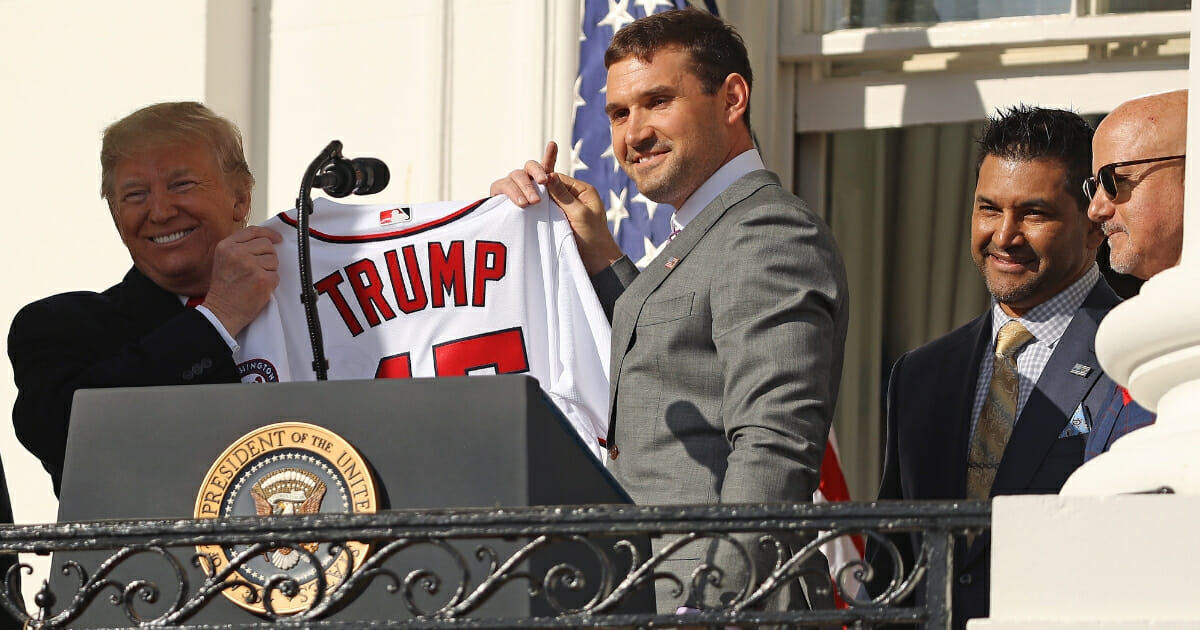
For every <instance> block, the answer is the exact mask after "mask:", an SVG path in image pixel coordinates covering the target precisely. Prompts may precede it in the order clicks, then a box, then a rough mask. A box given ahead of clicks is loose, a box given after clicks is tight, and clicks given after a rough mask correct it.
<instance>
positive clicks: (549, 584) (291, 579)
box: [0, 502, 990, 628]
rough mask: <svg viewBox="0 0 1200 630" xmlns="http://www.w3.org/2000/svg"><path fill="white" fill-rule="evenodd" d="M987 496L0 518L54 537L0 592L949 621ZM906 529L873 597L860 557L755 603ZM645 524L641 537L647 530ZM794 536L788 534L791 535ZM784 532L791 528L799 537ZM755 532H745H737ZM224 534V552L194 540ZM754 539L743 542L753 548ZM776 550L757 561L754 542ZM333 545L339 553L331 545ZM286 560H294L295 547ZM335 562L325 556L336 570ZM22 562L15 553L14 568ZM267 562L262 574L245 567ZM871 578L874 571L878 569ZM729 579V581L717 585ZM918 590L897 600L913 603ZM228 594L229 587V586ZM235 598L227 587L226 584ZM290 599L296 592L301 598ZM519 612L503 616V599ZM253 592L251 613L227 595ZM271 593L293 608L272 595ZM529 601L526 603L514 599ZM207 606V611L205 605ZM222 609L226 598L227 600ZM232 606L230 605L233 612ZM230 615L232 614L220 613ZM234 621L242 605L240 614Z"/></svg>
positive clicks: (467, 616) (352, 622)
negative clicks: (963, 546) (275, 569)
mask: <svg viewBox="0 0 1200 630" xmlns="http://www.w3.org/2000/svg"><path fill="white" fill-rule="evenodd" d="M989 522H990V508H989V505H988V504H987V503H984V502H960V503H890V502H888V503H879V504H867V503H839V504H821V505H809V504H801V505H754V506H672V507H634V506H586V507H583V506H580V507H539V508H503V509H491V510H475V509H471V510H466V509H462V510H427V511H394V512H385V513H380V514H375V515H328V514H321V515H310V516H289V517H274V518H266V519H264V518H258V517H235V518H228V519H211V520H138V521H105V522H88V523H63V524H56V525H35V526H13V527H0V552H32V553H38V554H47V553H53V554H54V557H53V561H52V567H51V570H52V573H53V574H54V577H53V578H52V579H51V580H50V581H49V582H48V583H46V584H45V585H43V587H42V588H41V589H40V592H39V593H38V595H37V597H36V598H35V599H36V601H35V602H30V605H29V607H28V608H27V607H26V606H25V604H24V602H23V601H22V600H21V598H20V596H19V594H18V593H16V592H15V588H14V585H13V581H12V580H11V579H10V580H8V581H7V584H8V588H7V589H6V591H7V592H6V593H4V594H3V596H0V606H2V607H3V608H4V609H5V610H7V611H8V613H9V614H11V615H13V616H15V617H17V618H18V619H19V620H21V621H23V622H26V621H27V622H28V627H30V628H59V627H67V626H68V625H69V626H71V627H76V626H89V625H106V626H111V625H122V624H123V625H128V626H143V627H144V626H171V627H183V628H215V627H220V628H235V627H237V628H258V627H267V626H270V627H276V628H291V627H311V628H351V627H353V628H364V627H405V628H510V627H520V628H549V627H554V628H558V627H671V626H677V625H681V624H685V623H686V624H711V625H717V626H725V625H739V626H756V625H760V624H775V623H780V624H782V623H787V624H792V625H795V626H804V627H816V626H839V625H847V626H851V627H856V624H857V627H870V626H872V625H875V624H879V623H905V624H910V625H911V626H913V627H926V628H948V627H949V622H950V612H949V611H950V601H949V591H950V589H949V587H948V585H949V583H950V582H949V580H950V577H951V567H952V566H953V565H952V561H953V558H952V554H953V549H954V544H953V540H954V537H955V536H961V535H965V534H966V533H968V532H978V531H982V530H985V529H987V528H988V527H989ZM911 532H916V533H918V534H919V536H918V537H917V539H918V540H920V541H923V542H922V545H921V548H920V550H919V552H918V553H917V554H916V557H917V561H916V562H915V565H914V566H904V567H902V568H901V569H900V570H899V571H896V572H895V573H894V574H893V575H891V576H884V579H883V583H885V584H886V591H885V592H882V593H879V594H877V596H875V597H874V598H871V597H870V596H867V595H865V594H863V592H862V591H859V590H857V585H858V583H859V581H860V580H865V579H868V576H867V575H866V573H865V571H866V569H865V566H864V565H861V564H856V565H849V566H846V567H843V568H842V570H841V572H840V574H839V575H838V576H837V579H836V580H835V582H836V583H837V586H836V587H834V588H835V589H836V590H837V591H839V595H840V597H841V599H842V600H844V601H845V602H847V604H848V606H847V607H846V608H839V609H824V610H815V611H807V610H797V611H787V612H768V611H767V610H763V608H762V606H761V604H762V603H763V602H764V601H766V600H767V599H768V598H769V597H770V596H771V595H772V594H773V593H775V592H776V591H778V590H779V589H781V588H784V587H785V585H787V584H788V583H789V582H791V581H793V580H795V579H796V577H797V576H798V575H799V574H800V572H801V571H802V570H803V567H805V566H806V565H807V561H808V560H810V559H812V558H813V557H814V555H815V554H817V553H818V549H819V547H821V545H823V544H826V543H829V542H830V541H832V540H834V539H837V538H840V537H844V536H863V537H868V538H871V539H873V540H875V541H877V542H879V543H880V545H881V549H882V551H883V552H884V553H888V554H889V556H892V557H897V558H898V557H899V554H898V550H897V549H895V548H894V547H892V546H891V543H890V542H889V540H890V539H889V535H895V534H900V533H911ZM651 539H652V540H655V541H657V542H656V544H654V545H653V547H651V546H650V545H647V544H646V541H647V540H651ZM785 540H787V541H788V544H785V543H784V541H785ZM795 540H801V541H802V544H801V545H799V546H797V545H796V544H794V541H795ZM347 541H359V542H366V543H368V544H369V545H370V550H369V552H366V553H362V554H359V555H362V556H363V558H362V559H361V561H360V563H357V564H356V563H352V562H350V561H349V560H348V558H349V557H350V555H351V554H349V553H346V554H341V557H345V558H347V561H346V562H345V564H344V566H343V565H341V564H339V563H340V562H341V561H340V560H336V558H338V557H339V553H340V552H341V551H342V550H344V549H346V548H347ZM717 541H720V542H719V544H723V545H728V546H729V547H730V548H731V549H733V550H734V553H732V554H725V555H722V556H720V557H721V558H723V559H725V560H726V561H728V559H729V558H732V559H733V560H732V562H734V563H744V565H745V566H737V567H733V566H724V567H722V566H713V565H711V564H708V563H706V562H703V561H701V562H700V563H699V564H698V565H697V566H696V568H695V569H692V570H691V571H690V572H688V573H686V574H683V575H676V574H672V573H670V572H669V571H666V570H664V564H670V563H669V561H670V560H672V559H676V558H677V557H678V556H679V554H680V552H681V550H683V549H685V548H687V547H689V545H690V546H693V547H694V546H695V545H711V544H714V543H716V542H717ZM747 541H749V542H747ZM213 545H217V546H221V547H222V548H224V549H225V550H227V551H228V553H229V558H230V560H229V562H228V563H214V561H213V560H214V557H213V556H212V555H209V554H205V553H198V552H197V548H200V549H205V548H211V546H213ZM752 547H753V548H752ZM273 552H278V553H284V554H288V553H295V554H298V557H300V558H302V559H303V562H304V563H307V564H309V565H312V566H314V567H316V566H322V564H324V566H325V567H326V568H325V572H324V573H322V572H321V571H315V572H314V573H313V576H312V578H311V579H309V580H308V583H307V584H302V581H303V580H302V579H300V578H297V577H295V576H294V575H289V574H286V573H285V572H280V574H278V575H274V576H263V575H259V574H261V570H257V571H252V570H250V569H248V568H247V567H248V566H249V563H250V562H252V561H254V562H259V563H260V564H261V563H262V558H264V557H266V556H267V554H270V553H273ZM764 554H765V555H766V556H767V557H768V558H771V561H770V562H768V563H767V564H766V565H765V567H764V566H763V565H762V563H758V564H755V563H754V562H752V561H751V558H752V557H761V556H762V555H764ZM331 559H333V560H331ZM291 562H295V560H292V561H291ZM331 566H332V568H330V567H331ZM18 568H19V567H18ZM743 574H749V575H750V576H751V577H750V579H748V580H746V581H745V582H744V583H742V584H736V585H732V588H733V590H734V592H735V596H734V597H733V598H732V599H726V600H725V601H723V602H721V603H720V604H719V605H716V606H706V607H705V610H704V612H702V613H698V614H695V615H687V616H677V615H674V614H670V613H665V614H659V613H656V612H654V611H653V608H652V607H639V606H638V605H636V603H637V602H638V601H643V602H644V601H646V600H645V597H646V595H647V594H648V593H650V592H652V589H653V588H654V587H655V586H658V587H659V588H664V587H665V588H666V589H667V590H669V591H673V593H674V594H683V595H684V596H686V595H687V594H689V593H699V592H700V591H702V590H704V589H705V588H711V587H715V586H718V585H722V584H721V582H722V580H723V579H724V578H725V577H727V576H730V575H743ZM255 576H258V577H262V578H264V579H263V580H260V581H259V582H258V583H257V586H255V584H252V583H253V582H254V581H255V580H254V577H255ZM877 577H878V576H877ZM723 586H726V587H729V586H730V585H728V584H724V585H723ZM918 590H920V591H921V592H923V595H924V596H923V597H921V598H917V599H919V600H920V601H922V605H921V606H919V607H914V606H912V605H909V604H905V605H902V606H898V605H897V602H901V601H905V602H907V601H912V600H913V598H910V597H909V595H911V594H912V593H914V592H917V591H918ZM229 595H233V597H232V598H230V597H229ZM238 598H240V599H241V601H234V602H232V603H231V601H230V600H231V599H233V600H237V599H238ZM296 598H303V600H304V601H302V602H300V604H299V605H291V604H295V603H296V602H295V599H296ZM514 602H515V603H516V605H517V607H518V608H519V609H521V610H525V611H526V612H522V613H519V614H513V613H512V612H511V610H512V605H513V603H514ZM235 603H236V604H238V606H242V607H247V608H254V607H256V606H257V607H258V608H259V609H260V612H258V613H257V614H251V613H245V612H242V611H241V610H240V609H239V608H238V607H237V606H234V605H233V604H235ZM281 603H284V604H288V605H290V608H295V609H296V610H295V611H294V612H292V613H290V614H282V613H280V612H278V611H277V609H279V608H280V607H281ZM522 607H524V608H522ZM213 611H218V612H213ZM221 611H223V612H221ZM230 615H232V616H230ZM230 619H234V620H235V621H230ZM239 619H240V620H241V621H236V620H239Z"/></svg>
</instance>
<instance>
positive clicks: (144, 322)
mask: <svg viewBox="0 0 1200 630" xmlns="http://www.w3.org/2000/svg"><path fill="white" fill-rule="evenodd" d="M117 308H118V309H119V310H120V311H121V312H122V313H124V314H125V316H126V317H128V318H129V319H130V321H133V322H137V325H138V327H139V328H140V329H145V330H152V329H154V328H157V327H158V326H159V325H161V324H162V322H164V321H166V320H168V319H170V318H171V317H173V316H174V315H175V314H176V313H178V312H179V311H182V310H183V309H184V308H186V307H185V306H184V305H183V303H181V302H180V301H179V296H177V295H175V294H174V293H171V292H170V291H166V290H164V289H163V288H162V287H160V286H158V285H157V284H154V283H153V282H152V281H151V280H150V278H147V277H146V276H145V275H143V274H142V272H140V271H138V270H137V268H136V267H134V268H132V269H130V270H129V272H128V273H126V274H125V279H124V280H123V281H122V283H121V294H120V296H119V299H118V301H117Z"/></svg>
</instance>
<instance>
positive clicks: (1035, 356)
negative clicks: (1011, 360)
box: [971, 264, 1100, 439]
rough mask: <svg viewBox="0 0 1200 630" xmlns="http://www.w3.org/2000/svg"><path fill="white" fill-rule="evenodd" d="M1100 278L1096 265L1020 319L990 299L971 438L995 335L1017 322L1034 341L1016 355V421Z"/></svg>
mask: <svg viewBox="0 0 1200 630" xmlns="http://www.w3.org/2000/svg"><path fill="white" fill-rule="evenodd" d="M1099 279H1100V269H1099V267H1097V266H1096V265H1095V264H1093V265H1092V268H1091V269H1089V270H1088V271H1087V273H1085V274H1083V277H1082V278H1080V279H1078V280H1076V281H1075V282H1074V283H1073V284H1071V286H1069V287H1067V288H1065V289H1063V290H1062V291H1059V292H1058V294H1057V295H1055V296H1054V297H1052V298H1050V299H1049V300H1046V301H1045V302H1042V303H1041V304H1038V305H1037V306H1035V307H1033V308H1031V309H1029V310H1028V311H1027V312H1026V313H1025V314H1024V315H1023V316H1021V317H1010V316H1009V315H1008V313H1005V312H1004V310H1003V309H1001V308H1000V303H999V302H997V301H996V299H995V298H992V340H991V341H990V342H988V345H987V352H984V353H983V356H982V357H981V358H980V360H979V381H978V382H977V383H976V384H975V406H974V407H973V408H972V410H971V436H972V439H974V435H975V425H976V424H978V422H979V412H980V411H981V410H982V409H983V401H984V400H986V399H987V393H988V385H989V384H990V383H991V381H992V355H993V354H994V353H995V350H996V333H998V332H1000V327H1001V326H1003V325H1004V324H1007V323H1008V322H1009V321H1010V320H1013V319H1016V320H1018V321H1020V322H1021V324H1022V325H1024V326H1025V328H1026V329H1028V330H1029V332H1031V333H1033V340H1032V341H1030V342H1029V343H1027V344H1025V347H1024V348H1021V350H1020V351H1018V352H1017V376H1018V379H1019V383H1018V390H1017V415H1016V417H1017V420H1018V421H1019V420H1020V418H1021V411H1022V410H1023V409H1025V403H1026V401H1028V400H1029V395H1030V394H1031V393H1033V386H1034V385H1036V384H1037V382H1038V378H1039V377H1041V375H1042V369H1043V368H1045V367H1046V362H1047V361H1049V360H1050V355H1051V354H1052V353H1053V352H1054V347H1055V346H1057V345H1058V340H1059V339H1062V336H1063V333H1064V332H1066V330H1067V326H1068V325H1070V323H1071V319H1072V318H1074V317H1075V312H1076V311H1078V310H1079V307H1080V306H1081V305H1082V304H1083V300H1084V298H1086V297H1087V295H1088V293H1091V291H1092V288H1093V287H1095V286H1096V282H1097V281H1098V280H1099Z"/></svg>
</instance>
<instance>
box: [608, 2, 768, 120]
mask: <svg viewBox="0 0 1200 630" xmlns="http://www.w3.org/2000/svg"><path fill="white" fill-rule="evenodd" d="M671 47H678V48H680V49H682V50H683V51H685V52H686V53H688V57H689V58H690V59H691V60H692V74H694V75H696V78H697V79H699V80H700V86H701V88H702V89H703V90H704V93H705V94H714V93H715V92H716V91H717V88H719V87H721V84H722V83H724V82H725V78H726V77H728V76H729V75H731V74H733V73H735V72H736V73H738V74H740V75H742V78H744V79H746V86H747V87H748V88H750V87H753V85H754V72H753V71H752V70H751V69H750V56H749V54H747V52H746V42H744V41H743V40H742V36H741V35H739V34H738V32H737V30H735V29H734V28H733V26H731V25H729V24H727V23H725V22H724V21H723V20H721V18H719V17H717V16H715V15H713V14H711V13H709V12H707V11H701V10H700V9H696V8H692V7H688V8H686V9H676V10H672V11H663V12H662V13H655V14H653V15H648V16H646V17H644V18H641V19H640V20H635V21H634V22H632V23H630V24H629V25H628V26H626V27H625V28H623V29H621V30H619V31H617V34H616V35H614V36H613V39H612V43H610V44H609V45H608V50H606V51H604V67H605V68H610V67H612V65H613V64H614V63H617V62H618V61H621V60H623V59H628V58H629V57H633V58H634V59H637V60H638V61H644V62H646V63H650V62H651V61H653V60H654V54H655V53H657V52H658V51H660V50H662V49H664V48H671ZM742 122H745V123H746V129H750V103H749V102H747V103H746V111H745V112H744V113H743V115H742Z"/></svg>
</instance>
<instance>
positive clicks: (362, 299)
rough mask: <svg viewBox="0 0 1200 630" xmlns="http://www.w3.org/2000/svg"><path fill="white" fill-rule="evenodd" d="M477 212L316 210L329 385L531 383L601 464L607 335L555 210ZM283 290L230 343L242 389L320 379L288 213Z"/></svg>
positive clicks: (470, 208)
mask: <svg viewBox="0 0 1200 630" xmlns="http://www.w3.org/2000/svg"><path fill="white" fill-rule="evenodd" d="M548 197H549V195H545V194H543V196H542V198H543V201H542V202H541V203H540V204H537V205H535V206H532V207H529V208H525V209H522V208H518V207H517V206H515V205H513V204H512V203H511V202H509V201H508V199H507V197H504V196H503V195H501V196H497V197H492V198H490V199H484V200H481V201H477V202H455V201H447V202H434V203H424V204H416V205H394V204H388V205H350V204H340V203H337V202H334V201H330V200H327V199H317V200H316V201H315V202H314V212H313V214H312V215H311V216H310V217H309V219H310V221H309V233H310V235H311V238H310V243H311V250H310V251H311V258H312V282H313V287H314V289H315V290H316V292H317V311H318V315H319V317H320V320H321V330H322V334H323V335H324V341H325V355H326V357H327V359H328V361H329V370H328V375H329V378H330V379H331V380H332V379H355V378H409V377H418V376H462V375H473V374H496V373H501V374H508V373H528V374H530V375H532V376H533V377H535V378H537V380H538V382H539V383H540V384H541V386H542V389H543V390H544V391H545V392H546V393H547V394H548V395H549V396H550V398H551V399H552V400H553V401H554V403H555V404H556V405H557V406H558V408H559V409H560V410H561V411H562V412H563V414H564V415H565V416H566V417H567V419H568V420H569V421H570V422H571V424H572V425H573V426H574V428H575V430H576V431H577V432H578V433H579V435H580V437H582V438H583V441H584V443H585V444H587V445H588V447H589V448H590V449H591V451H592V452H593V453H594V454H595V455H596V456H597V457H599V458H603V452H604V451H603V449H602V444H603V440H604V439H605V438H606V436H607V433H608V356H609V353H608V348H609V324H608V320H607V319H606V318H605V316H604V311H603V310H602V308H601V306H600V302H599V300H598V299H597V298H596V295H595V293H594V291H593V290H592V285H591V282H590V281H589V279H588V276H587V272H586V271H585V270H584V268H583V263H582V261H581V260H580V259H579V252H578V250H577V249H576V246H575V239H574V238H573V237H572V234H571V229H570V226H569V225H568V224H567V221H566V219H565V218H564V217H563V215H562V212H561V211H560V210H559V209H558V208H557V207H556V206H554V205H552V204H551V203H550V202H548V201H546V199H547V198H548ZM262 225H263V226H264V227H267V228H270V229H272V230H275V231H276V232H278V233H280V234H281V235H282V236H283V243H281V244H280V245H277V246H276V248H275V249H276V251H277V253H278V255H279V261H280V270H279V275H280V282H279V287H278V288H277V289H276V290H275V293H274V295H273V296H272V297H271V300H270V302H269V303H268V305H267V307H266V309H264V311H263V312H262V313H261V314H260V315H259V317H258V318H257V319H255V320H254V322H252V323H251V324H250V326H248V327H247V328H246V329H245V330H244V331H243V332H242V334H241V335H239V336H238V339H237V341H238V343H239V344H240V346H241V348H240V349H239V350H238V351H237V352H236V353H235V359H236V361H237V363H238V369H239V371H240V372H241V374H242V380H243V381H244V382H253V381H309V380H315V378H316V375H315V374H314V372H313V370H312V347H311V342H310V340H309V335H308V327H307V323H306V320H305V316H304V307H303V305H302V304H301V302H300V298H299V296H300V272H299V267H298V265H297V264H296V260H297V256H296V239H297V235H298V232H297V230H296V229H295V226H296V211H295V210H294V209H293V210H289V211H287V212H284V213H280V214H278V215H276V216H275V217H273V218H271V219H269V220H267V221H266V222H264V223H263V224H262Z"/></svg>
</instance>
